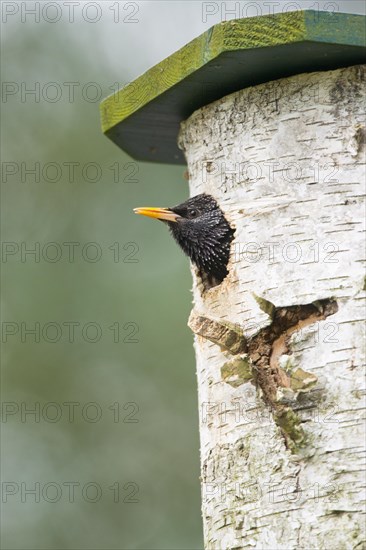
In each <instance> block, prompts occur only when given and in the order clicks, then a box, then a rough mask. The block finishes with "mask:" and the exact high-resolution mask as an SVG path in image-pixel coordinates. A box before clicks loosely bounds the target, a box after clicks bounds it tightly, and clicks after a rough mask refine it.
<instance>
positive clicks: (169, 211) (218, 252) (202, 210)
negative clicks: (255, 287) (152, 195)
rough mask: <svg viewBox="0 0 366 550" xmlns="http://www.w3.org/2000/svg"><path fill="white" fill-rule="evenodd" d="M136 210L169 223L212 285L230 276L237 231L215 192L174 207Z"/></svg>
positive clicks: (197, 196) (183, 247)
mask: <svg viewBox="0 0 366 550" xmlns="http://www.w3.org/2000/svg"><path fill="white" fill-rule="evenodd" d="M134 212H135V213H136V214H142V215H144V216H148V217H150V218H156V219H158V220H161V221H163V222H165V223H166V224H167V225H168V226H169V229H170V231H171V232H172V235H173V237H174V238H175V240H176V241H177V243H178V244H179V246H180V247H181V248H182V250H183V252H184V253H185V254H187V256H189V258H190V259H191V261H192V262H193V263H194V264H195V265H196V266H197V267H198V269H199V271H200V275H201V278H202V279H203V280H204V279H205V276H206V279H207V281H208V286H214V285H217V284H220V283H221V282H222V281H223V279H224V278H225V277H226V275H227V274H228V270H227V264H228V261H229V255H230V243H231V241H232V239H233V236H234V232H235V230H234V229H233V228H232V227H230V225H229V223H228V222H227V220H226V218H225V216H224V214H223V212H222V210H221V209H220V207H219V205H218V204H217V202H216V200H215V199H214V198H213V197H212V196H211V195H207V194H205V193H203V194H201V195H196V196H195V197H192V198H190V199H188V200H187V201H185V202H183V203H182V204H178V205H177V206H173V207H171V208H151V207H143V208H135V209H134Z"/></svg>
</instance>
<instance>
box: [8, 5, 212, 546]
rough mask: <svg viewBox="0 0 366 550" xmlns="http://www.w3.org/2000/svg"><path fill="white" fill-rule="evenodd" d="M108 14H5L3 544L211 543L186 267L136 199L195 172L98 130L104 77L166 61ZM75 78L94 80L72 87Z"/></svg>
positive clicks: (171, 197) (150, 200)
mask: <svg viewBox="0 0 366 550" xmlns="http://www.w3.org/2000/svg"><path fill="white" fill-rule="evenodd" d="M102 7H103V6H102ZM130 11H131V10H129V11H128V12H127V11H126V12H124V13H122V14H121V16H123V17H125V15H126V14H127V13H130ZM103 14H104V15H103V18H104V23H103V19H101V20H100V21H99V22H98V23H97V24H96V25H93V24H89V23H87V22H85V21H82V20H81V18H79V20H78V21H75V23H73V24H67V23H64V24H62V21H60V22H59V23H57V24H54V25H52V24H47V22H45V21H40V23H37V24H36V23H35V22H34V20H33V21H32V16H29V17H27V21H26V22H25V23H22V22H21V21H19V20H18V21H16V22H13V20H12V19H11V18H10V17H9V19H8V22H7V24H6V25H3V30H4V31H5V33H4V34H5V35H4V36H3V53H2V81H3V104H2V111H3V149H2V162H3V164H2V168H3V178H2V196H3V215H2V241H3V258H2V259H3V264H2V275H3V309H2V329H3V335H2V336H3V344H2V348H3V355H2V358H3V365H2V413H3V414H2V423H1V429H2V443H3V458H2V476H1V477H2V490H3V503H2V541H1V542H2V548H9V549H28V548H29V549H30V548H32V549H33V548H34V549H43V548H49V549H65V548H72V549H74V548H75V549H76V548H77V549H79V548H89V549H91V548H93V549H94V548H95V549H97V548H98V549H99V548H100V549H104V548H118V549H135V548H136V549H152V548H154V549H155V548H156V549H162V548H167V549H173V548H177V549H178V548H180V549H181V548H194V549H196V548H200V547H202V533H201V530H202V527H201V516H200V494H199V492H200V488H199V442H198V412H197V392H196V380H195V363H194V354H193V348H192V336H191V334H190V331H189V329H188V327H187V326H186V324H187V318H188V315H189V311H190V308H191V293H190V287H191V276H190V272H189V264H188V261H187V260H186V258H185V257H184V256H183V255H182V253H181V252H180V251H179V250H178V247H177V246H176V244H175V243H174V242H173V240H172V238H171V236H170V235H169V233H168V231H167V229H166V227H165V226H164V225H163V224H162V223H160V222H157V221H155V220H149V219H147V218H142V217H137V216H136V215H134V214H133V211H132V209H133V207H135V206H142V205H145V204H147V205H150V204H151V205H154V204H156V205H167V206H168V205H174V204H177V203H179V202H181V201H182V200H184V199H185V198H187V197H188V185H187V181H186V180H185V179H184V177H183V173H184V167H170V166H162V165H151V164H144V163H133V164H131V159H130V158H129V157H127V155H125V154H124V153H123V152H122V151H121V150H119V149H118V148H117V147H116V146H115V145H114V144H113V143H112V142H110V141H109V140H108V139H107V138H106V137H104V136H103V135H102V133H101V130H100V120H99V102H100V101H99V98H98V100H95V98H96V97H97V95H98V93H99V90H102V97H105V96H106V95H108V94H110V93H111V89H110V87H111V86H113V85H114V83H115V82H119V83H120V85H123V84H126V83H127V82H128V81H129V80H131V79H132V78H133V77H135V76H137V75H138V74H139V72H142V71H143V70H145V68H148V66H149V65H150V64H152V63H154V62H155V61H158V59H156V60H155V59H151V57H152V54H151V53H149V55H148V54H147V49H148V47H149V45H148V41H147V40H146V42H145V44H144V45H143V46H141V47H140V48H139V49H138V48H136V45H135V44H134V41H136V40H137V39H138V38H139V37H140V33H141V30H140V29H139V25H138V24H134V25H129V26H128V25H127V24H123V21H121V22H120V24H119V25H116V24H114V22H113V18H112V15H113V14H112V12H105V9H104V8H103ZM89 16H90V18H91V17H92V16H93V12H92V10H90V15H89ZM51 17H52V10H51V8H50V11H49V18H51ZM137 17H139V18H140V19H141V24H147V20H146V17H147V13H144V9H143V7H141V8H140V10H139V14H138V15H137ZM103 25H104V27H103ZM108 26H109V27H110V28H111V38H110V43H109V42H108V40H109V39H108V33H107V28H108ZM116 27H118V28H116ZM117 33H120V45H119V46H118V34H117ZM134 33H135V34H136V36H135V34H134ZM134 36H135V38H133V37H134ZM181 41H182V43H183V41H184V39H183V38H181ZM102 43H103V46H101V44H102ZM114 48H116V49H114ZM109 49H110V50H111V51H110V52H109V54H108V50H109ZM170 51H172V48H170V49H167V51H166V53H163V54H162V52H160V53H159V52H155V54H156V57H157V56H158V55H162V56H163V57H164V56H165V55H168V54H169V53H170ZM108 55H109V56H111V57H113V59H111V60H110V61H108ZM149 56H150V57H149ZM90 82H93V83H96V85H94V86H92V85H90V86H85V85H86V84H87V83H90ZM9 83H10V84H9ZM14 83H16V85H17V86H18V88H19V93H14V94H12V95H11V93H10V90H13V91H14V89H16V86H15V87H14ZM36 83H39V88H37V84H36ZM50 83H56V85H55V86H52V85H51V84H50ZM64 83H80V85H79V84H78V85H75V87H74V99H72V98H71V99H70V95H69V90H71V84H68V85H65V84H64ZM31 89H34V90H36V94H35V95H32V94H31V93H28V94H27V93H26V90H28V91H29V90H31ZM60 89H61V91H62V95H61V97H60V98H59V99H58V100H57V101H53V99H54V98H55V97H57V94H58V92H59V90H60ZM37 90H39V93H38V92H37ZM100 99H101V98H100ZM22 163H24V164H23V165H22ZM35 163H39V167H40V168H39V171H40V177H39V178H38V176H34V175H32V174H30V173H27V172H26V170H27V169H28V168H29V169H31V168H32V167H33V168H34V167H35ZM49 163H51V164H49ZM65 163H79V164H74V165H73V167H74V170H75V172H74V174H75V177H74V178H72V177H70V176H69V173H70V172H69V169H70V171H71V165H70V164H65ZM90 163H96V165H97V166H98V167H96V166H95V165H93V164H90ZM128 163H130V164H128ZM117 166H118V170H117ZM60 169H61V176H60ZM9 170H10V172H11V171H15V170H17V172H16V174H14V175H10V173H9ZM59 176H60V177H59ZM73 179H74V181H72V180H73ZM93 179H95V180H96V181H95V182H93V181H92V180H93ZM37 180H38V181H37ZM51 180H55V181H51ZM70 242H73V243H80V244H79V245H73V246H75V248H74V251H75V257H74V261H72V260H71V256H70V255H69V251H70V246H71V245H64V244H63V243H70ZM9 243H10V244H9ZM36 243H38V244H36ZM48 243H56V245H49V244H48ZM87 243H96V244H95V245H89V246H87V247H86V248H85V245H86V244H87ZM115 243H118V245H116V244H115ZM128 243H134V244H128ZM37 246H38V247H39V248H38V250H39V258H38V257H37V256H34V255H31V254H29V255H24V254H23V255H22V253H21V250H22V247H23V252H24V250H25V248H27V249H32V248H33V249H34V248H35V247H37ZM9 247H10V248H9ZM17 247H19V253H15V250H16V248H17ZM10 250H12V251H13V252H14V253H13V254H9V253H8V252H10ZM60 250H61V256H60V258H59V259H58V260H57V261H52V260H53V259H54V258H56V259H57V254H58V255H59V253H60ZM96 254H98V255H100V254H101V256H100V258H99V260H98V261H95V262H94V261H90V260H92V259H94V257H95V255H96ZM72 322H77V323H79V325H74V338H72V337H71V336H70V334H71V329H70V327H71V325H70V323H72ZM22 323H23V324H22ZM36 323H39V334H40V336H39V342H37V341H36V340H37V339H38V337H37V336H34V335H32V334H29V333H26V330H27V329H32V328H35V327H36ZM50 323H54V324H53V325H51V324H50ZM117 323H118V324H117ZM110 327H113V328H110ZM117 327H118V328H119V330H117ZM69 330H70V331H69ZM9 331H10V333H12V334H10V333H9ZM15 331H16V333H14V332H15ZM60 331H61V332H60ZM60 334H61V336H60ZM53 339H54V340H57V341H55V342H51V340H53ZM22 340H23V341H22ZM71 340H74V341H73V342H72V341H71ZM91 340H96V341H95V342H92V341H91ZM115 340H117V342H116V341H115ZM51 403H54V405H52V404H51ZM72 403H74V405H73V404H72ZM90 403H94V404H95V405H90ZM37 407H39V408H38V409H37ZM26 409H29V410H31V409H35V410H36V413H35V414H31V413H29V414H27V413H26ZM72 409H74V418H72V416H71V413H70V411H71V410H72ZM52 420H54V421H52ZM93 420H95V421H93ZM73 482H75V483H78V484H79V485H74V496H72V491H71V487H72V485H70V483H71V484H72V483H73ZM22 484H23V485H22ZM37 484H39V485H37ZM32 489H34V490H35V493H32V492H31V490H32ZM28 491H29V492H28ZM60 491H61V496H60ZM100 491H101V494H100ZM59 497H60V498H59ZM53 500H54V502H52V501H53ZM72 500H74V502H72ZM93 500H95V502H92V501H93ZM116 500H117V501H118V502H115V501H116ZM135 500H136V501H137V502H133V501H135ZM4 501H5V502H4ZM37 501H39V502H37ZM130 501H132V502H130Z"/></svg>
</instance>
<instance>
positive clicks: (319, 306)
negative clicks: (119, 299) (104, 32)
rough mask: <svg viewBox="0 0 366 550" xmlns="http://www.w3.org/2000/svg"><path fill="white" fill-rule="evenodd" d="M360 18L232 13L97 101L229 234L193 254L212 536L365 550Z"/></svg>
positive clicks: (138, 153)
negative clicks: (221, 252)
mask: <svg viewBox="0 0 366 550" xmlns="http://www.w3.org/2000/svg"><path fill="white" fill-rule="evenodd" d="M365 62H366V56H365V18H364V17H362V16H357V15H349V14H341V13H339V14H330V13H326V12H315V11H303V12H301V11H298V12H292V13H283V14H278V15H275V16H268V17H267V16H266V17H257V18H251V19H240V20H233V21H228V22H223V23H220V24H218V25H216V26H215V27H213V28H212V29H210V30H209V31H207V32H205V33H204V34H203V35H201V36H200V37H198V38H197V39H195V40H193V41H192V42H190V43H189V44H187V45H186V46H185V47H184V48H182V49H181V50H179V51H178V52H176V53H174V54H173V55H172V56H170V57H169V58H167V59H166V60H164V61H162V62H161V63H159V64H158V65H157V66H156V67H154V68H152V69H150V70H149V71H148V72H147V73H146V74H144V75H142V76H141V77H140V78H138V79H137V80H136V81H135V82H133V83H131V84H129V85H128V86H127V87H126V88H124V89H122V90H120V91H119V92H117V93H116V94H115V95H113V96H110V97H108V98H107V99H105V100H104V102H103V103H102V105H101V113H102V124H103V130H104V132H105V133H106V135H107V136H108V137H109V138H110V139H112V140H113V141H114V142H115V143H116V144H117V145H119V146H120V147H121V148H123V149H124V150H125V151H127V152H128V153H129V154H131V155H132V156H133V157H134V158H136V159H139V160H146V161H157V162H165V163H177V164H184V163H185V162H186V163H187V165H188V173H189V185H190V195H191V196H194V195H197V194H200V193H205V194H208V195H211V196H212V197H213V198H214V199H215V200H216V201H217V203H218V204H219V206H220V208H221V210H222V212H223V213H224V215H225V217H226V220H227V221H228V223H229V224H230V226H231V227H232V228H233V229H234V231H235V233H234V237H233V240H232V242H231V249H230V259H229V263H228V266H227V267H228V275H227V276H226V277H225V278H224V280H223V281H222V282H221V283H220V284H216V285H215V286H211V287H207V286H206V285H205V284H204V281H203V280H202V278H201V276H200V274H199V272H198V271H197V269H196V268H195V267H194V266H193V267H192V273H193V279H194V282H193V296H194V308H193V311H192V313H191V316H190V320H189V325H190V327H191V328H192V330H193V332H194V333H195V350H196V357H197V379H198V391H199V407H200V439H201V483H202V513H203V523H204V537H205V547H206V548H207V549H214V550H224V549H225V550H226V549H227V550H229V549H241V548H257V549H271V550H272V549H277V548H281V549H286V550H289V549H304V550H305V549H306V550H308V549H310V548H314V549H315V548H316V549H332V550H335V549H339V550H343V549H357V550H361V549H364V548H365V546H364V545H365V542H364V539H365V531H364V516H363V512H364V508H363V504H362V502H363V500H364V481H365V471H364V462H363V460H362V452H363V451H364V446H365V426H364V423H363V416H362V411H363V405H364V401H363V394H364V385H363V376H362V375H363V366H362V365H363V364H364V355H363V322H364V319H365V303H364V300H365V288H366V286H365V274H364V264H363V260H364V236H365V233H364V231H365V227H364V223H365V216H364V213H365V211H364V203H363V199H364V184H365V141H366V131H365V126H364V124H365V113H364V107H365V65H363V64H364V63H365Z"/></svg>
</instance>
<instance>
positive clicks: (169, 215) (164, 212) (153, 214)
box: [133, 206, 180, 222]
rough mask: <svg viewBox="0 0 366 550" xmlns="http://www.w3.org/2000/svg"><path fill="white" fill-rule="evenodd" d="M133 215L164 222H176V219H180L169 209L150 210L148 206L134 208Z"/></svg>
mask: <svg viewBox="0 0 366 550" xmlns="http://www.w3.org/2000/svg"><path fill="white" fill-rule="evenodd" d="M133 211H134V212H135V214H141V215H142V216H148V217H149V218H157V219H158V220H166V221H168V222H176V221H177V218H180V216H179V214H176V213H175V212H173V211H172V210H169V208H152V207H149V206H142V207H141V208H134V209H133Z"/></svg>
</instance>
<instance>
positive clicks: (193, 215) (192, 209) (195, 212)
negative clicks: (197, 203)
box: [188, 208, 198, 218]
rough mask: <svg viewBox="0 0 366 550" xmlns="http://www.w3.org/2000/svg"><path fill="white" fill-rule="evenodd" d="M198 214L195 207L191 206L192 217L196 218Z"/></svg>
mask: <svg viewBox="0 0 366 550" xmlns="http://www.w3.org/2000/svg"><path fill="white" fill-rule="evenodd" d="M197 214H198V212H197V210H195V209H194V208H191V209H190V210H188V215H189V217H190V218H195V217H196V216H197Z"/></svg>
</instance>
